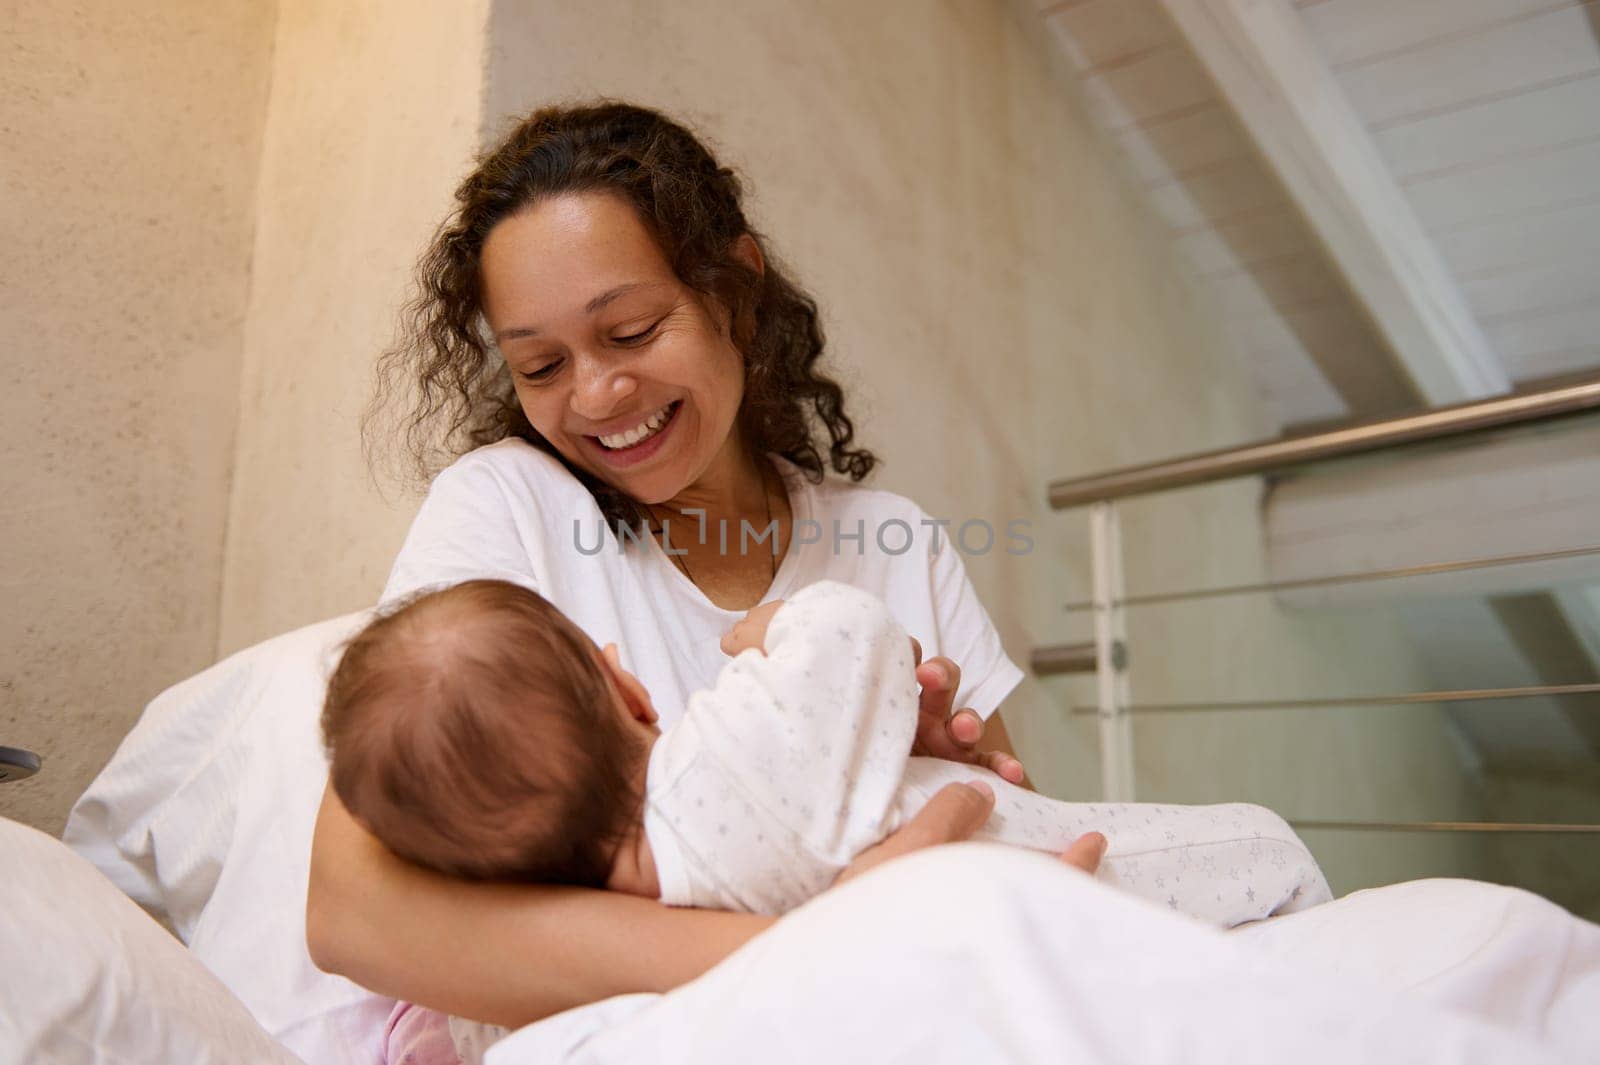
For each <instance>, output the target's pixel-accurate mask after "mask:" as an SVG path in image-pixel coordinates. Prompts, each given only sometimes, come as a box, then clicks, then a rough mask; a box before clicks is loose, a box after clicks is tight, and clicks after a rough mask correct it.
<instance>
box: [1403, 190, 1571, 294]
mask: <svg viewBox="0 0 1600 1065" xmlns="http://www.w3.org/2000/svg"><path fill="white" fill-rule="evenodd" d="M1433 239H1434V242H1435V244H1436V245H1437V246H1438V248H1439V254H1440V255H1442V256H1444V258H1445V261H1446V262H1448V263H1449V264H1450V267H1451V269H1453V270H1454V271H1455V272H1456V276H1458V277H1460V278H1462V279H1463V281H1466V280H1468V279H1472V278H1479V277H1488V276H1494V275H1496V274H1501V273H1506V272H1509V271H1512V270H1523V269H1527V268H1528V267H1530V266H1541V265H1545V264H1550V263H1572V262H1575V261H1582V260H1586V259H1591V258H1592V257H1594V256H1597V255H1600V195H1596V196H1595V197H1594V198H1593V199H1592V200H1588V201H1586V202H1579V203H1574V204H1568V205H1564V206H1562V207H1559V208H1557V209H1554V210H1548V211H1508V212H1498V217H1494V218H1491V219H1480V220H1475V221H1474V222H1471V223H1465V224H1463V225H1462V226H1460V227H1459V228H1455V229H1453V230H1452V231H1450V232H1447V233H1446V232H1438V231H1435V233H1434V238H1433Z"/></svg>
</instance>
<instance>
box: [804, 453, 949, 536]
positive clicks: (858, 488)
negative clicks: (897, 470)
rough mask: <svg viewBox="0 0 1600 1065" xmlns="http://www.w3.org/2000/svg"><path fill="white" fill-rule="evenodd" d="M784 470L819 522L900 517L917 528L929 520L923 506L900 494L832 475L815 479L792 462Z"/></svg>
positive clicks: (882, 519)
mask: <svg viewBox="0 0 1600 1065" xmlns="http://www.w3.org/2000/svg"><path fill="white" fill-rule="evenodd" d="M783 469H784V475H785V477H786V478H787V479H789V483H790V484H793V485H797V486H798V488H799V490H800V491H801V492H803V493H805V494H806V495H807V497H808V498H809V499H810V501H811V503H812V510H813V511H814V513H813V514H812V517H813V518H816V519H817V520H826V519H830V518H839V519H841V520H846V519H848V520H854V519H856V518H869V519H876V520H878V521H886V520H889V519H891V518H899V519H901V520H903V521H908V522H910V523H912V524H913V525H915V524H916V523H917V522H919V521H921V520H922V519H923V518H925V517H927V513H926V512H925V511H924V510H923V509H922V508H921V507H919V506H917V504H916V503H915V502H913V501H912V500H911V499H909V498H908V497H906V496H903V495H901V494H900V493H898V492H891V491H889V490H888V489H886V488H878V487H875V486H873V485H867V484H862V483H861V482H860V481H852V480H850V479H849V478H847V477H841V476H836V475H832V474H825V475H823V477H822V478H821V479H820V480H812V479H811V478H810V477H808V476H807V475H806V473H805V471H803V470H801V469H800V468H799V467H797V466H795V465H794V464H793V463H785V464H784V466H783Z"/></svg>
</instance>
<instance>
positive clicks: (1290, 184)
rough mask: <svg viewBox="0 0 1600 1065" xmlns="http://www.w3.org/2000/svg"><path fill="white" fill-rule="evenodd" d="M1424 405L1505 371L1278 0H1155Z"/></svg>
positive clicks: (1498, 378)
mask: <svg viewBox="0 0 1600 1065" xmlns="http://www.w3.org/2000/svg"><path fill="white" fill-rule="evenodd" d="M1163 3H1164V6H1165V7H1166V9H1167V11H1168V12H1169V13H1170V14H1171V15H1172V17H1173V20H1174V21H1175V22H1176V23H1177V25H1178V28H1179V30H1180V31H1181V32H1182V33H1183V35H1184V37H1185V39H1186V40H1188V42H1189V44H1190V46H1191V47H1192V48H1193V49H1194V51H1195V53H1196V54H1197V55H1198V56H1199V57H1200V59H1201V61H1202V62H1203V63H1204V64H1205V66H1206V67H1207V69H1208V70H1209V71H1210V73H1211V76H1212V77H1213V79H1215V82H1216V84H1217V86H1218V88H1219V89H1220V90H1221V92H1222V94H1223V96H1224V97H1225V98H1226V99H1227V100H1228V102H1229V103H1230V104H1231V105H1232V106H1233V109H1234V111H1235V113H1236V114H1237V115H1238V116H1239V118H1240V120H1241V121H1242V123H1243V125H1244V127H1245V128H1246V129H1247V130H1248V131H1249V132H1250V134H1251V135H1252V137H1254V139H1255V141H1256V144H1257V146H1258V147H1259V148H1260V149H1261V151H1262V154H1264V155H1265V156H1266V157H1267V159H1268V160H1269V161H1270V163H1271V164H1272V166H1273V168H1274V169H1275V170H1276V171H1277V174H1278V177H1279V178H1280V179H1281V180H1282V182H1283V184H1284V186H1285V187H1286V188H1287V189H1288V190H1289V193H1290V195H1291V196H1292V197H1293V198H1294V200H1295V202H1296V203H1297V204H1298V205H1299V206H1300V209H1301V211H1302V212H1303V213H1304V214H1305V216H1306V218H1307V219H1308V220H1309V221H1310V223H1311V225H1312V228H1313V229H1314V230H1315V231H1316V232H1317V234H1318V235H1319V236H1320V237H1321V238H1322V240H1323V242H1324V243H1325V244H1326V246H1327V248H1328V251H1329V253H1330V254H1331V256H1332V258H1333V260H1334V261H1335V262H1336V263H1337V264H1338V266H1339V269H1340V270H1341V271H1342V272H1343V274H1344V277H1345V278H1346V280H1348V282H1349V284H1350V287H1351V288H1353V289H1354V290H1355V292H1356V294H1357V296H1358V297H1359V298H1360V300H1361V302H1362V303H1363V304H1364V305H1365V306H1366V308H1367V310H1368V311H1369V312H1370V314H1371V316H1372V319H1373V321H1374V322H1375V323H1376V324H1377V326H1378V328H1379V330H1380V331H1381V333H1382V334H1383V336H1384V339H1385V340H1386V341H1387V343H1388V345H1389V347H1390V348H1391V349H1392V350H1393V351H1394V353H1395V355H1396V356H1397V358H1398V359H1399V361H1400V363H1401V364H1402V365H1403V366H1404V367H1405V369H1406V372H1407V373H1408V374H1409V375H1410V377H1411V379H1412V381H1413V382H1414V383H1415V384H1416V386H1417V389H1418V390H1419V392H1420V393H1421V394H1422V395H1423V397H1424V398H1425V399H1426V400H1427V401H1428V402H1429V403H1431V404H1443V403H1451V402H1457V401H1460V400H1465V399H1473V398H1478V397H1482V396H1486V395H1493V394H1496V393H1499V392H1504V391H1506V390H1507V389H1508V388H1509V385H1510V381H1509V379H1508V378H1507V377H1506V374H1505V371H1504V370H1503V369H1502V368H1501V366H1500V365H1499V363H1498V361H1497V360H1496V359H1495V357H1494V353H1493V351H1492V350H1491V349H1490V348H1489V346H1488V343H1487V341H1486V340H1485V338H1484V336H1483V334H1482V332H1481V331H1480V330H1479V328H1478V325H1477V323H1476V322H1475V321H1474V320H1473V318H1472V315H1471V312H1470V311H1469V310H1468V308H1467V305H1466V301H1465V299H1464V298H1463V297H1462V296H1461V293H1460V291H1459V290H1458V289H1457V288H1456V287H1455V284H1454V281H1453V280H1452V278H1451V277H1450V274H1449V272H1448V271H1447V269H1446V268H1445V266H1444V263H1443V262H1442V260H1441V259H1440V258H1439V255H1438V253H1437V252H1436V251H1435V249H1434V247H1433V245H1432V244H1431V243H1430V242H1429V240H1428V238H1427V236H1426V235H1425V233H1424V232H1423V230H1422V227H1421V225H1420V224H1419V223H1418V220H1417V218H1416V215H1415V214H1414V213H1413V212H1412V209H1411V205H1410V203H1409V202H1408V201H1407V200H1406V198H1405V196H1404V194H1403V193H1402V192H1401V190H1400V189H1399V187H1398V186H1397V185H1396V184H1395V182H1394V178H1393V176H1392V175H1391V174H1390V172H1389V170H1388V168H1387V167H1386V165H1385V164H1384V162H1383V159H1382V157H1381V156H1380V155H1379V154H1378V150H1377V148H1376V147H1375V146H1374V145H1373V143H1372V140H1371V138H1370V137H1369V136H1368V135H1367V132H1366V130H1365V129H1364V128H1363V127H1362V125H1361V123H1360V121H1359V120H1358V119H1357V117H1356V115H1355V113H1354V112H1353V111H1352V110H1351V109H1350V105H1349V103H1348V102H1347V101H1346V99H1345V97H1344V95H1343V93H1342V92H1341V91H1340V89H1339V84H1338V82H1336V81H1335V80H1334V78H1333V75H1332V74H1331V73H1330V72H1329V71H1328V69H1327V67H1326V66H1325V65H1324V63H1323V61H1322V58H1321V56H1320V55H1319V54H1318V52H1317V50H1316V47H1315V45H1314V44H1313V43H1312V41H1311V39H1310V37H1309V35H1308V33H1307V31H1306V28H1305V25H1304V23H1303V22H1302V21H1301V19H1300V16H1299V15H1297V14H1296V12H1295V11H1294V10H1293V9H1292V8H1290V7H1289V6H1288V5H1287V4H1286V3H1282V2H1279V3H1270V2H1269V3H1262V2H1254V0H1163Z"/></svg>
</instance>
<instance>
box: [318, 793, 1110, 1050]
mask: <svg viewBox="0 0 1600 1065" xmlns="http://www.w3.org/2000/svg"><path fill="white" fill-rule="evenodd" d="M993 808H994V795H993V793H992V792H989V791H988V789H987V788H985V787H981V786H980V787H978V788H973V787H968V786H967V785H964V784H951V785H949V786H948V787H946V788H944V789H943V790H941V791H940V792H939V793H938V794H937V795H935V796H934V797H933V799H931V800H930V801H929V802H928V804H927V805H926V806H925V807H923V809H922V811H921V812H920V813H918V814H917V816H916V817H914V818H912V819H911V821H909V822H908V823H907V824H906V825H905V827H903V828H901V829H900V830H899V831H898V832H896V833H895V834H894V835H892V836H890V837H889V838H888V839H886V840H885V841H884V842H883V843H881V844H879V845H878V846H876V847H874V848H872V849H871V850H868V851H865V852H863V853H862V854H861V855H860V856H859V857H858V858H857V859H856V861H855V862H853V863H851V865H850V867H849V868H848V869H846V870H845V871H844V872H843V873H841V874H840V879H845V878H847V877H851V876H855V875H858V874H860V873H861V872H862V871H864V870H866V869H869V868H871V867H872V866H875V865H879V864H882V863H883V862H885V861H887V860H889V859H891V858H896V857H900V856H901V855H904V854H909V853H911V852H912V851H915V850H919V849H921V848H923V847H929V846H934V845H937V844H940V843H952V842H957V841H960V840H964V839H966V838H968V837H969V836H971V835H972V833H974V832H976V831H977V830H978V828H979V826H981V825H982V824H983V823H984V821H986V820H988V817H989V813H990V811H991V810H993ZM1090 871H1092V868H1091V869H1090ZM771 924H772V918H770V917H759V916H756V915H753V914H744V913H720V912H714V911H709V910H689V909H674V908H670V907H667V906H663V905H661V904H660V903H658V902H653V901H651V900H649V899H643V898H640V897H638V896H636V895H623V894H620V893H615V892H606V891H588V890H584V889H579V888H557V887H541V886H536V885H523V884H479V883H470V882H467V881H464V880H456V879H453V878H451V877H447V876H443V875H441V874H438V873H434V872H431V871H429V870H427V869H423V868H421V867H420V866H416V865H412V864H411V863H410V862H407V861H404V860H402V859H400V858H398V857H396V856H395V855H393V854H391V853H390V852H389V851H388V850H387V849H386V848H385V847H384V846H383V844H381V843H379V842H378V841H377V840H376V839H375V838H373V836H371V835H370V834H369V833H368V832H367V831H366V830H365V829H363V828H362V827H361V826H360V825H359V824H358V823H357V822H356V821H355V820H354V819H353V818H352V817H351V816H350V814H349V812H348V811H346V810H345V808H344V806H343V804H341V803H340V802H339V800H338V797H337V796H335V795H334V794H333V791H332V789H328V790H326V791H325V792H324V793H323V796H322V809H321V810H320V811H319V812H318V815H317V825H316V831H315V834H314V836H313V838H312V846H311V881H310V885H309V891H308V893H307V898H306V941H307V945H308V946H309V947H310V950H311V958H312V960H313V961H315V962H316V964H317V966H318V967H319V968H322V969H325V970H327V971H328V972H334V973H339V974H340V975H343V976H346V977H349V978H350V979H352V980H354V981H356V982H357V983H359V984H362V985H364V986H366V987H368V988H371V989H372V990H374V991H377V992H379V993H381V994H385V995H389V996H391V997H394V998H401V999H405V1000H406V1001H409V1002H416V1003H419V1004H421V1005H424V1006H430V1007H432V1008H434V1009H438V1010H443V1011H445V1012H447V1013H454V1014H457V1015H459V1016H463V1017H471V1018H474V1019H478V1020H484V1021H489V1022H492V1023H496V1024H503V1025H507V1026H513V1027H514V1026H520V1025H523V1024H528V1023H531V1022H533V1021H536V1020H540V1019H542V1018H544V1017H548V1016H550V1015H551V1014H553V1013H557V1012H559V1011H561V1010H564V1009H571V1008H573V1007H575V1006H582V1005H586V1004H588V1003H590V1002H597V1001H599V1000H600V999H603V998H608V997H610V996H612V995H619V994H625V993H627V992H633V991H668V990H671V989H672V988H674V987H677V986H678V985H680V984H683V983H686V982H688V981H689V980H692V979H694V978H695V977H697V976H699V975H700V974H701V973H703V972H705V971H706V970H708V969H710V968H711V967H713V966H714V965H716V964H717V963H718V962H719V961H721V960H722V959H723V958H725V957H727V956H728V955H729V954H732V953H733V952H734V951H736V950H737V949H738V948H739V947H741V946H743V945H744V944H745V943H746V942H748V941H749V940H750V939H753V938H754V937H755V936H757V935H759V934H760V933H761V932H762V931H764V930H765V929H766V928H768V927H769V926H770V925H771ZM929 934H930V935H938V934H939V933H938V929H929Z"/></svg>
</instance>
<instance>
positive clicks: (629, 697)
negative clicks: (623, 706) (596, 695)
mask: <svg viewBox="0 0 1600 1065" xmlns="http://www.w3.org/2000/svg"><path fill="white" fill-rule="evenodd" d="M600 657H601V658H604V659H605V662H606V666H607V668H608V669H609V670H610V672H611V679H612V680H613V681H615V682H616V685H617V690H618V691H620V692H622V697H623V699H625V700H626V701H627V703H628V709H629V711H631V712H632V714H633V716H634V717H635V718H637V719H638V720H640V721H642V722H644V723H645V724H647V725H653V724H655V723H656V721H657V720H658V717H659V715H657V714H656V708H655V704H653V703H652V702H651V701H650V692H649V690H648V689H646V688H645V686H644V685H643V684H641V683H640V682H639V678H638V677H635V676H634V675H633V674H632V673H629V672H628V671H627V670H626V669H624V668H622V655H621V654H620V653H619V652H618V651H617V645H616V644H614V643H608V644H606V645H605V646H604V647H602V648H600Z"/></svg>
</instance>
